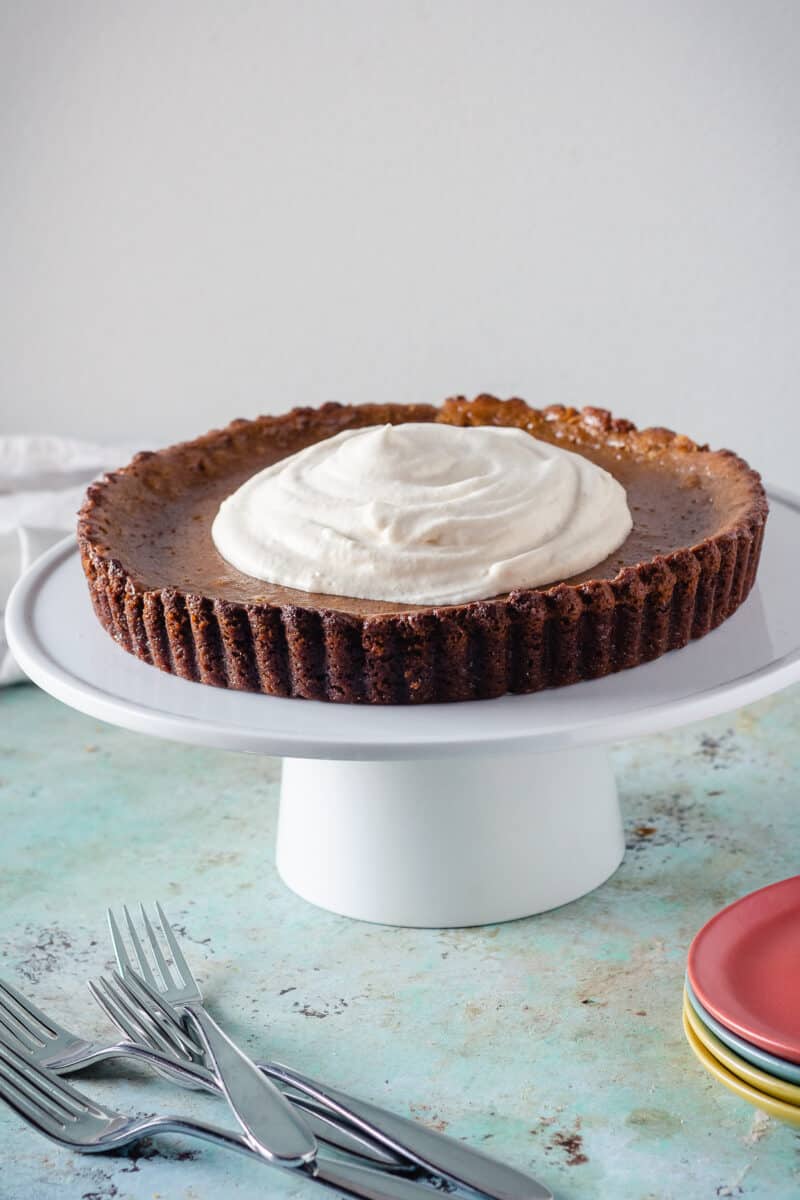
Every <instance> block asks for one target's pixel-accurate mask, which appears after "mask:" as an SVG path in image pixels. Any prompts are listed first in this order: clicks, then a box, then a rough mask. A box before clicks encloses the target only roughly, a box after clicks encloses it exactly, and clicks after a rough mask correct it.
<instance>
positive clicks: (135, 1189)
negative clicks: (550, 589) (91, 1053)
mask: <svg viewBox="0 0 800 1200" xmlns="http://www.w3.org/2000/svg"><path fill="white" fill-rule="evenodd" d="M615 757H616V765H617V768H618V773H619V780H620V785H621V791H622V798H623V805H624V809H625V813H626V819H627V830H628V844H629V850H628V854H627V857H626V859H625V862H624V864H623V866H622V867H621V869H620V870H619V871H618V873H617V874H616V875H615V877H614V878H613V880H611V882H609V883H608V884H606V886H605V887H603V888H601V889H600V890H599V891H597V892H595V893H594V894H593V895H591V896H588V897H586V898H584V899H583V900H580V901H578V902H577V903H574V904H570V905H568V906H567V907H565V908H562V909H560V910H558V911H556V912H552V913H548V914H546V915H544V916H539V917H535V918H532V919H530V920H524V921H517V922H514V923H511V924H507V925H500V926H490V927H484V928H480V929H465V930H448V931H439V930H408V929H392V928H382V927H379V926H369V925H364V924H359V923H355V922H352V921H348V920H345V919H343V918H338V917H335V916H332V915H330V914H328V913H325V912H321V911H319V910H316V909H314V908H311V907H310V906H309V905H307V904H305V903H304V902H303V901H302V900H300V899H298V898H297V897H295V896H294V895H292V894H291V893H290V892H288V891H287V890H286V889H285V888H284V887H283V885H282V884H281V882H280V880H279V879H278V877H277V876H276V873H275V868H274V864H273V861H272V856H271V850H270V847H271V846H272V843H273V835H274V822H275V815H276V798H277V783H278V773H279V763H278V761H276V760H263V759H258V758H249V757H244V756H236V755H232V754H225V753H222V752H218V751H204V750H197V749H192V748H187V747H183V746H179V745H173V744H170V743H167V742H158V741H154V740H149V739H146V738H144V737H140V736H137V735H135V734H130V733H124V732H122V731H120V730H117V729H114V728H111V727H109V726H104V725H99V724H98V723H97V722H95V721H93V720H90V719H88V718H86V717H83V716H80V715H78V714H77V713H75V712H72V711H70V710H69V709H67V708H65V707H64V706H63V705H61V704H58V703H57V702H56V701H54V700H52V699H50V698H49V697H47V696H45V695H44V694H43V693H41V692H39V691H38V690H36V689H35V688H33V687H18V688H12V689H8V690H6V691H5V692H3V693H0V821H1V822H2V824H1V826H0V974H2V975H3V976H4V977H5V978H7V979H9V980H11V981H13V982H15V983H16V984H17V985H18V986H19V987H21V988H22V989H23V990H25V991H27V992H28V994H29V995H30V996H31V997H32V998H33V999H34V1000H35V1001H36V1003H37V1004H39V1005H40V1006H41V1007H43V1008H45V1009H51V1010H52V1012H53V1013H54V1014H55V1015H57V1016H60V1017H61V1018H62V1019H63V1021H64V1023H66V1024H68V1025H70V1026H74V1027H76V1028H77V1029H79V1030H81V1031H85V1032H86V1033H87V1034H89V1035H91V1036H95V1035H97V1036H101V1035H104V1034H105V1033H107V1032H108V1029H107V1027H106V1024H105V1019H104V1018H103V1017H102V1015H101V1014H100V1012H99V1011H98V1010H96V1009H95V1006H94V1004H93V1002H92V1001H91V999H90V997H89V995H88V993H87V991H86V987H85V980H86V979H87V977H89V976H92V975H97V974H99V973H100V972H102V971H104V970H105V969H107V968H108V967H109V966H110V965H111V959H110V956H109V948H108V944H107V939H106V934H105V927H104V916H103V913H104V909H105V906H106V905H108V904H111V903H121V902H123V901H135V900H137V899H138V898H140V897H141V898H144V899H146V900H151V899H154V898H158V897H160V898H161V899H162V900H163V901H164V902H165V904H166V906H167V910H168V912H169V913H170V914H171V916H172V918H173V921H174V922H175V923H176V924H178V925H179V926H180V927H181V929H182V930H183V931H184V937H185V939H186V944H187V949H188V950H189V951H190V953H191V960H192V962H193V964H194V965H195V966H196V968H197V972H198V975H199V976H200V979H201V982H202V984H203V985H204V989H205V991H206V994H207V998H208V1000H209V1002H210V1005H211V1007H212V1008H213V1010H214V1011H215V1013H216V1014H217V1015H218V1016H220V1017H222V1018H224V1020H225V1021H226V1022H227V1023H228V1024H229V1026H230V1028H231V1030H232V1032H234V1033H235V1034H237V1035H239V1036H240V1037H241V1039H242V1041H243V1042H244V1044H245V1045H246V1046H248V1047H250V1048H251V1050H252V1051H253V1052H254V1053H257V1055H260V1056H271V1057H276V1058H282V1059H284V1060H286V1061H288V1062H290V1063H292V1064H294V1065H296V1066H298V1067H300V1068H305V1069H307V1070H308V1071H313V1072H314V1073H315V1074H317V1075H318V1077H319V1078H322V1079H327V1080H329V1081H331V1082H338V1083H340V1084H341V1085H343V1086H345V1087H347V1088H348V1089H350V1090H351V1091H353V1092H356V1093H361V1094H363V1095H364V1096H366V1097H370V1098H374V1099H377V1100H380V1101H384V1102H387V1103H388V1104H390V1105H392V1106H393V1107H395V1108H396V1109H397V1110H398V1111H401V1112H411V1113H414V1114H416V1115H417V1116H418V1117H419V1118H420V1119H421V1120H423V1121H426V1122H429V1123H430V1124H432V1125H433V1126H435V1127H436V1128H439V1129H447V1130H448V1131H449V1132H450V1133H451V1134H452V1135H453V1136H455V1137H459V1138H464V1139H466V1140H467V1141H469V1142H472V1143H474V1144H476V1145H479V1146H483V1147H485V1148H487V1149H489V1150H491V1151H493V1152H495V1153H496V1154H497V1155H499V1156H501V1157H503V1158H507V1159H508V1160H509V1161H510V1162H514V1163H516V1164H518V1165H519V1166H522V1167H527V1168H529V1169H531V1170H532V1171H533V1172H534V1173H535V1174H536V1175H537V1176H539V1177H540V1178H541V1179H542V1180H543V1181H544V1182H545V1183H547V1184H548V1185H549V1186H550V1187H551V1188H552V1189H553V1191H554V1192H555V1193H556V1195H557V1196H558V1197H560V1198H561V1200H568V1198H572V1197H575V1198H576V1200H577V1198H579V1197H613V1198H614V1200H673V1198H674V1200H679V1198H680V1200H687V1198H689V1200H694V1198H695V1197H696V1198H705V1197H718V1196H746V1197H752V1198H756V1197H764V1198H765V1200H766V1198H769V1200H781V1198H783V1197H796V1196H798V1195H800V1153H798V1151H800V1141H799V1140H798V1135H797V1134H795V1133H794V1132H793V1131H792V1130H791V1129H789V1128H787V1127H784V1126H782V1125H779V1124H776V1123H775V1122H773V1121H771V1120H769V1119H767V1118H766V1117H763V1116H761V1115H759V1114H757V1113H756V1112H755V1110H754V1109H751V1108H749V1107H748V1106H747V1105H745V1104H744V1103H743V1102H741V1101H740V1100H738V1099H736V1098H735V1097H733V1096H730V1095H729V1094H728V1093H727V1092H725V1091H724V1090H723V1089H722V1088H721V1087H720V1086H719V1085H717V1084H715V1083H714V1082H712V1081H711V1080H710V1079H709V1078H708V1077H707V1076H706V1075H705V1074H704V1073H703V1071H702V1070H701V1068H700V1067H699V1065H698V1064H697V1063H696V1062H695V1060H694V1058H693V1057H692V1055H691V1053H690V1052H689V1050H688V1047H687V1046H686V1045H685V1043H684V1040H683V1034H682V1032H681V1026H680V1006H681V986H682V979H683V970H684V963H685V957H686V949H687V946H688V944H689V942H690V940H691V937H692V935H693V934H694V932H695V931H696V930H697V929H698V928H699V926H700V925H701V924H702V923H703V922H704V921H705V920H706V919H707V918H708V917H709V916H711V914H712V913H713V912H715V911H716V910H717V909H719V908H720V907H722V906H723V905H725V904H727V903H728V902H729V901H731V900H733V899H734V898H735V897H736V896H739V895H741V894H743V893H745V892H748V891H751V890H752V889H754V888H756V887H760V886H761V885H763V884H766V883H769V882H771V881H772V880H776V879H780V878H782V877H784V876H787V875H791V874H793V873H796V872H797V871H798V869H800V804H798V793H800V689H794V690H792V691H789V692H785V693H783V695H781V696H778V697H774V698H773V699H771V700H770V701H767V702H763V703H761V704H759V705H756V706H754V707H752V708H749V709H746V710H743V711H741V712H739V713H737V714H734V715H733V716H731V717H728V718H722V719H718V720H715V721H712V722H708V723H706V724H704V725H702V726H694V727H691V728H688V729H686V730H683V731H681V732H679V733H674V734H670V735H667V736H662V737H658V738H650V739H648V740H647V741H640V742H638V743H633V744H631V745H629V746H625V747H622V748H620V749H619V750H617V751H616V755H615ZM83 1086H84V1088H85V1090H86V1091H88V1092H90V1093H91V1094H92V1095H93V1096H95V1097H97V1098H100V1099H102V1100H105V1101H106V1102H109V1103H111V1104H113V1105H114V1106H116V1107H119V1108H121V1109H123V1110H130V1111H141V1112H156V1111H159V1112H170V1111H172V1112H183V1113H186V1114H189V1113H195V1114H198V1115H199V1114H205V1115H206V1116H207V1117H211V1116H212V1114H213V1115H214V1117H215V1118H216V1119H220V1118H221V1117H222V1110H221V1109H220V1107H219V1105H218V1104H217V1102H215V1101H214V1100H213V1099H211V1098H209V1097H205V1096H201V1095H198V1094H197V1093H191V1092H183V1091H180V1090H177V1089H171V1088H170V1086H169V1085H168V1084H165V1083H164V1082H163V1081H161V1080H159V1079H158V1078H157V1077H155V1076H152V1075H149V1074H146V1073H144V1072H141V1071H139V1070H138V1069H134V1068H124V1069H123V1068H122V1067H120V1066H119V1065H115V1066H113V1067H111V1066H107V1067H105V1068H102V1069H101V1068H98V1069H97V1070H96V1071H95V1072H94V1073H93V1074H92V1075H91V1076H84V1077H83ZM267 1194H269V1195H273V1196H276V1197H297V1198H298V1200H300V1198H303V1200H310V1198H311V1196H312V1195H314V1194H315V1192H314V1189H313V1186H312V1185H310V1184H308V1183H306V1182H301V1181H298V1180H296V1179H295V1178H294V1177H291V1176H287V1175H282V1174H279V1173H278V1172H277V1171H275V1170H273V1169H271V1168H268V1167H262V1166H259V1165H257V1164H256V1163H254V1162H250V1161H247V1160H244V1159H240V1158H239V1157H238V1156H235V1155H231V1154H226V1153H224V1152H223V1151H221V1150H216V1149H213V1148H211V1147H203V1146H201V1145H200V1144H199V1143H192V1142H190V1141H181V1140H179V1139H177V1138H170V1139H166V1138H164V1139H160V1140H159V1141H157V1142H155V1143H152V1144H149V1145H143V1146H140V1147H139V1148H138V1149H136V1150H135V1151H131V1152H129V1153H127V1154H123V1155H120V1156H117V1157H114V1158H109V1157H104V1158H86V1157H83V1158H81V1157H78V1156H76V1155H72V1154H71V1153H69V1152H67V1151H62V1150H60V1149H58V1148H57V1147H55V1146H54V1145H52V1144H50V1143H48V1142H45V1141H43V1140H42V1139H41V1138H39V1137H38V1136H36V1135H34V1134H33V1133H31V1132H29V1131H28V1129H27V1128H24V1127H23V1126H22V1125H21V1124H20V1122H19V1121H18V1120H17V1119H16V1118H15V1117H14V1116H13V1115H12V1114H11V1113H9V1112H7V1111H0V1197H2V1200H112V1198H113V1200H156V1198H158V1197H162V1198H164V1200H210V1198H212V1197H213V1198H214V1200H218V1198H220V1197H224V1198H225V1200H227V1198H228V1197H241V1198H242V1200H244V1198H249V1197H257V1196H258V1197H260V1196H264V1195H267Z"/></svg>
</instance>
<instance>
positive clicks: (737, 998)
mask: <svg viewBox="0 0 800 1200" xmlns="http://www.w3.org/2000/svg"><path fill="white" fill-rule="evenodd" d="M688 972H689V979H690V981H691V984H692V987H693V988H694V991H695V995H696V996H697V998H698V999H699V1000H700V1003H701V1004H702V1005H703V1006H704V1007H705V1008H707V1009H708V1011H709V1012H710V1013H711V1015H712V1016H714V1017H716V1018H717V1020H718V1021H721V1022H722V1024H723V1025H726V1026H727V1028H728V1029H730V1030H732V1031H733V1032H734V1033H738V1034H739V1036H740V1037H743V1038H745V1039H746V1040H747V1041H748V1042H752V1043H753V1044H754V1045H756V1046H760V1047H761V1048H762V1050H768V1051H769V1052H770V1054H777V1055H778V1057H779V1058H788V1059H790V1060H791V1061H792V1062H796V1063H800V875H793V876H792V878H791V879H784V880H783V881H782V882H781V883H773V884H771V885H770V886H769V887H765V888H761V889H760V890H759V891H757V892H751V893H750V895H749V896H743V897H742V899H741V900H737V901H736V902H735V903H734V904H731V905H729V906H728V908H723V909H722V911H721V912H718V913H717V915H716V916H715V917H712V918H711V920H710V921H709V922H708V924H706V925H704V926H703V928H702V929H701V930H700V932H699V933H698V934H697V936H696V937H695V939H694V941H693V942H692V944H691V946H690V948H689V966H688Z"/></svg>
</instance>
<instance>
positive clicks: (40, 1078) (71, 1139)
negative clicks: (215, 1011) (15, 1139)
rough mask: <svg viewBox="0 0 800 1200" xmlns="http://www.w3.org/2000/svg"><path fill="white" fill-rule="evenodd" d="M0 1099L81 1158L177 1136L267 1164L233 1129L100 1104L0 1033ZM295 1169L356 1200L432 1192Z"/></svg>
mask: <svg viewBox="0 0 800 1200" xmlns="http://www.w3.org/2000/svg"><path fill="white" fill-rule="evenodd" d="M0 1099H2V1100H5V1102H6V1103H7V1104H8V1105H9V1107H10V1108H12V1109H13V1110H14V1111H15V1112H16V1113H17V1115H18V1116H19V1117H21V1118H22V1120H23V1121H26V1122H27V1123H28V1125H30V1126H32V1127H33V1128H34V1129H36V1130H37V1131H38V1132H39V1133H41V1134H43V1135H44V1136H45V1137H47V1138H50V1139H51V1141H54V1142H57V1143H58V1144H59V1145H60V1146H66V1147H68V1148H69V1149H70V1150H77V1151H79V1152H80V1153H83V1154H101V1153H106V1152H109V1151H113V1150H120V1149H122V1148H123V1147H124V1146H130V1145H132V1144H133V1143H134V1142H137V1141H140V1140H141V1139H142V1138H146V1137H152V1136H153V1135H155V1134H162V1133H179V1134H185V1135H188V1136H189V1137H196V1138H200V1139H202V1140H203V1141H207V1142H212V1143H214V1144H215V1145H217V1146H222V1147H224V1148H225V1149H227V1150H234V1151H237V1152H238V1153H241V1154H247V1155H248V1156H249V1157H251V1158H252V1159H254V1160H255V1161H258V1162H266V1161H267V1160H266V1159H265V1158H264V1156H263V1155H262V1154H261V1153H260V1152H259V1150H258V1149H257V1148H256V1147H255V1145H254V1144H253V1143H252V1142H250V1141H249V1140H248V1139H247V1138H246V1137H245V1136H244V1135H242V1134H239V1133H234V1132H233V1131H232V1130H228V1129H222V1128H220V1127H219V1126H217V1125H211V1124H209V1123H207V1122H205V1121H196V1120H194V1119H193V1118H191V1119H190V1118H188V1117H175V1116H163V1117H128V1116H123V1114H122V1113H118V1112H116V1111H115V1110H114V1109H113V1108H107V1107H106V1106H105V1105H102V1104H97V1103H95V1102H94V1101H93V1100H90V1099H89V1098H88V1096H86V1095H84V1093H83V1092H79V1091H78V1090H77V1088H74V1087H72V1086H71V1085H70V1084H68V1083H66V1082H65V1081H64V1080H63V1079H61V1078H60V1077H59V1076H58V1075H56V1073H55V1072H54V1071H51V1070H48V1068H47V1067H43V1066H41V1065H40V1064H39V1063H36V1062H33V1061H31V1059H30V1058H28V1057H26V1056H25V1055H24V1054H21V1053H20V1052H19V1051H18V1050H17V1049H16V1048H15V1047H14V1046H13V1045H12V1044H11V1043H10V1041H9V1040H7V1038H6V1035H5V1033H4V1032H0ZM284 1169H285V1168H284ZM296 1170H297V1171H299V1172H300V1173H301V1174H303V1175H304V1176H305V1177H306V1178H309V1179H311V1180H314V1181H316V1182H317V1183H320V1184H322V1185H323V1186H325V1187H329V1188H333V1189H334V1190H335V1191H337V1192H345V1193H346V1194H347V1195H351V1196H355V1197H358V1200H421V1197H423V1198H424V1196H425V1194H426V1193H428V1195H430V1193H431V1189H430V1188H429V1187H427V1186H426V1185H425V1183H424V1182H422V1181H420V1182H416V1181H414V1180H412V1179H410V1178H407V1177H405V1176H398V1175H391V1174H384V1173H383V1172H382V1171H380V1170H376V1169H375V1168H373V1167H366V1166H357V1165H352V1164H350V1163H344V1162H338V1161H337V1162H334V1161H333V1160H330V1159H323V1158H320V1157H319V1156H318V1157H317V1158H316V1159H315V1160H314V1161H313V1162H308V1163H304V1164H303V1165H302V1166H300V1167H298V1168H296Z"/></svg>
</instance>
